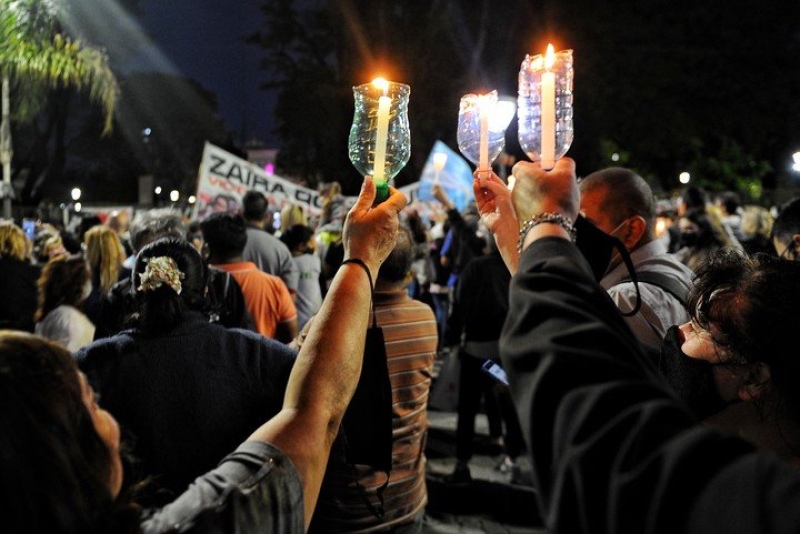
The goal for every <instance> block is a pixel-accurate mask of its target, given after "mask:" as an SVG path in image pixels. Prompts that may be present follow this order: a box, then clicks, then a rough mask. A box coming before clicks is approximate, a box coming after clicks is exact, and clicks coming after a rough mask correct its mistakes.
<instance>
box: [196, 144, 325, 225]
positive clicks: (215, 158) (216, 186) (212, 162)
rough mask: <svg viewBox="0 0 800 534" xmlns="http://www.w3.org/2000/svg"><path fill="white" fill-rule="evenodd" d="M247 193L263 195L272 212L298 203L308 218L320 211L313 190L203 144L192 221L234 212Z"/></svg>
mask: <svg viewBox="0 0 800 534" xmlns="http://www.w3.org/2000/svg"><path fill="white" fill-rule="evenodd" d="M250 190H254V191H261V192H262V193H264V196H266V197H267V200H268V201H269V205H270V208H271V209H273V210H274V211H279V210H280V209H281V208H282V207H283V206H284V205H286V204H298V205H300V206H302V207H303V209H304V210H305V212H306V213H307V214H308V215H319V214H320V213H321V212H322V198H321V197H320V194H319V193H318V192H317V191H315V190H313V189H309V188H308V187H303V186H301V185H297V184H296V183H294V182H292V181H291V180H287V179H285V178H281V177H280V176H277V175H274V174H272V175H270V174H267V173H266V172H265V171H264V169H261V168H259V167H258V166H257V165H255V164H253V163H250V162H249V161H247V160H244V159H242V158H239V157H237V156H235V155H233V154H231V153H230V152H227V151H225V150H222V149H221V148H219V147H216V146H214V145H212V144H211V143H208V142H207V143H206V145H205V148H204V149H203V161H202V163H201V164H200V174H199V176H198V178H197V193H196V195H195V196H196V197H197V200H196V202H195V204H194V209H193V210H192V219H195V220H202V219H203V218H205V217H206V216H207V215H208V214H209V213H213V212H216V211H229V212H232V213H238V212H240V211H241V207H242V198H243V197H244V195H245V193H247V192H248V191H250Z"/></svg>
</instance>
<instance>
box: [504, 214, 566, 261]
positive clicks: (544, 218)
mask: <svg viewBox="0 0 800 534" xmlns="http://www.w3.org/2000/svg"><path fill="white" fill-rule="evenodd" d="M542 223H555V224H557V225H559V226H560V227H561V228H563V229H564V230H566V231H567V233H568V234H569V238H570V240H571V241H572V242H573V243H574V242H575V236H576V235H577V232H576V231H575V225H574V224H573V223H572V219H570V218H569V217H567V216H566V215H561V214H560V213H552V212H549V211H546V212H544V213H540V214H539V215H534V216H533V217H531V218H530V219H528V220H527V221H525V224H523V225H522V226H521V227H520V229H519V240H518V241H517V252H520V253H521V252H522V243H523V242H524V241H525V236H527V235H528V232H530V231H531V228H533V227H534V226H536V225H537V224H542Z"/></svg>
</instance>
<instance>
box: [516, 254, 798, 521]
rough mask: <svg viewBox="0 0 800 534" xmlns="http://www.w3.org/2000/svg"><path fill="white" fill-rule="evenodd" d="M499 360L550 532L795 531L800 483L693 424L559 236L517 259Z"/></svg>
mask: <svg viewBox="0 0 800 534" xmlns="http://www.w3.org/2000/svg"><path fill="white" fill-rule="evenodd" d="M500 353H501V358H502V361H503V366H504V367H505V369H506V371H507V372H508V374H509V377H510V381H511V392H512V395H513V397H514V402H515V404H516V407H517V411H518V412H519V416H520V422H521V424H522V428H523V432H524V435H525V438H526V440H527V442H528V445H529V450H530V451H531V455H532V460H533V471H534V482H535V485H536V488H537V490H538V494H537V495H538V503H539V506H540V508H541V516H542V517H544V518H545V521H546V523H547V526H548V528H549V532H552V533H553V534H557V533H569V534H577V533H580V532H592V533H602V532H615V533H617V532H630V533H636V534H648V533H657V532H658V533H661V532H663V533H676V532H680V533H697V534H701V533H702V534H711V533H720V534H722V533H726V534H729V533H732V532H741V533H747V534H757V533H767V532H770V533H772V532H786V533H789V532H800V475H798V473H797V472H796V471H795V470H794V469H792V468H791V467H789V466H788V465H787V464H785V463H783V462H782V461H780V460H778V459H776V458H773V457H771V456H768V455H766V454H761V453H757V452H756V451H755V450H754V449H753V447H752V446H751V445H749V444H747V443H745V442H744V441H741V440H739V439H737V438H733V437H727V436H724V435H722V434H720V433H717V432H715V431H713V430H711V429H710V428H707V427H704V426H702V425H700V424H698V422H697V421H696V420H694V419H693V417H692V416H691V415H690V413H689V412H688V411H687V409H686V408H685V407H684V406H683V405H682V404H680V402H679V401H678V400H677V399H676V398H675V397H674V396H673V395H672V393H671V392H670V390H669V389H668V386H666V384H664V383H663V382H662V381H661V379H660V378H659V375H658V372H657V370H656V369H655V368H654V366H653V364H652V363H651V362H650V361H649V360H648V359H647V358H646V357H645V356H644V354H643V353H642V352H641V349H640V347H639V346H638V344H637V343H636V340H635V339H634V337H633V335H632V334H631V332H630V330H629V329H628V328H627V326H626V324H625V323H624V322H623V320H622V318H621V316H620V314H619V312H618V310H617V308H616V307H615V306H614V303H613V302H612V301H611V299H610V298H609V296H608V295H607V293H606V292H605V291H604V290H603V289H602V288H601V287H600V286H599V285H598V284H596V283H595V282H594V280H593V278H592V273H591V270H590V268H589V266H588V264H587V263H586V260H585V259H584V258H583V256H582V255H581V253H580V252H579V251H578V249H577V248H576V247H575V246H574V245H572V244H571V243H569V242H568V241H566V240H563V239H558V238H544V239H540V240H539V241H536V242H535V243H533V244H532V245H531V246H530V247H529V248H528V249H527V250H526V251H525V252H524V253H523V254H522V257H521V258H520V269H519V274H518V275H517V276H515V277H514V278H513V280H512V283H511V291H510V308H509V315H508V319H507V320H506V323H505V326H504V329H503V336H502V338H501V344H500Z"/></svg>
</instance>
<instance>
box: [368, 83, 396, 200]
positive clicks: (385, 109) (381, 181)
mask: <svg viewBox="0 0 800 534" xmlns="http://www.w3.org/2000/svg"><path fill="white" fill-rule="evenodd" d="M372 84H373V85H375V86H376V87H378V88H379V89H382V90H383V95H382V96H381V97H380V98H379V99H378V116H377V119H378V124H377V135H376V137H375V165H374V167H373V171H372V179H373V180H374V181H375V186H376V187H378V188H379V189H380V188H382V187H383V188H385V187H386V140H387V137H388V136H389V110H390V108H391V105H392V99H391V98H390V97H389V96H388V95H387V94H386V93H387V91H388V90H389V82H387V81H386V80H384V79H383V78H375V79H374V80H372Z"/></svg>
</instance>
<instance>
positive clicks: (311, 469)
mask: <svg viewBox="0 0 800 534" xmlns="http://www.w3.org/2000/svg"><path fill="white" fill-rule="evenodd" d="M374 198H375V187H374V185H373V184H372V181H371V180H369V179H367V180H365V185H364V188H363V189H362V194H361V197H359V200H358V202H357V203H356V205H355V207H354V208H353V210H352V211H351V212H350V215H349V216H348V222H347V224H346V225H345V231H344V233H345V237H344V241H345V247H346V258H348V262H347V263H346V264H345V265H343V267H342V268H341V269H340V270H339V272H338V273H337V275H336V277H335V280H334V282H333V285H332V286H331V291H330V297H329V299H328V300H327V301H326V302H324V303H323V305H322V308H321V309H320V312H319V313H318V314H317V318H316V319H315V324H314V326H312V327H311V330H310V332H309V335H308V338H307V340H306V343H305V345H304V346H303V348H302V349H301V351H300V353H299V355H298V361H297V365H296V366H295V368H294V369H293V371H292V373H291V377H290V379H289V385H288V387H287V393H286V398H285V400H284V402H283V407H282V409H281V411H280V413H278V415H277V416H275V417H273V418H271V419H270V420H268V421H267V422H266V423H263V424H261V426H259V427H258V428H257V429H256V430H255V432H252V433H251V434H248V435H246V436H245V439H246V441H244V442H243V443H241V445H239V447H238V448H237V449H236V450H235V451H234V452H233V453H232V454H228V455H227V456H225V457H224V458H223V459H222V461H221V462H220V463H219V465H218V466H217V465H216V463H215V467H214V468H213V470H212V471H210V472H208V473H206V474H204V475H202V476H201V477H199V478H197V479H196V480H194V483H193V484H192V485H191V486H189V487H188V489H186V491H184V492H183V494H181V496H180V497H179V498H178V499H176V500H175V501H173V502H171V503H170V504H168V505H167V506H164V507H162V508H155V509H149V510H146V511H143V510H142V508H141V507H140V506H139V505H138V504H137V503H134V502H133V501H132V500H131V497H130V493H128V492H126V491H121V488H122V487H123V483H122V482H123V481H125V484H124V486H125V487H128V483H127V479H128V478H129V475H130V474H129V473H124V472H123V464H122V461H121V459H120V452H119V451H120V432H119V427H118V425H117V423H116V421H115V419H114V418H113V417H111V415H110V414H109V413H108V412H106V411H105V410H104V409H101V408H100V406H99V405H98V399H97V397H96V396H95V395H94V392H93V390H92V388H91V387H90V386H89V384H88V381H87V380H86V379H85V377H84V376H83V375H82V374H80V373H79V372H78V371H77V368H76V365H75V362H74V360H72V359H71V358H70V356H69V354H68V353H67V352H66V351H65V350H64V349H63V348H61V347H58V346H57V345H55V344H53V343H50V342H48V341H46V340H44V339H42V338H39V337H36V336H31V335H30V334H24V333H19V332H11V331H0V403H1V405H2V406H13V409H4V410H2V411H0V451H2V452H3V454H0V514H2V517H3V522H4V524H9V525H13V528H14V532H15V533H21V534H28V533H41V532H58V533H69V534H86V533H89V534H93V533H101V532H102V533H107V532H145V533H158V532H189V531H191V532H194V533H204V532H209V533H210V532H256V531H258V532H272V533H290V532H291V533H296V532H297V533H299V532H303V531H304V528H305V527H307V526H308V524H309V523H310V521H311V514H312V513H313V511H314V508H315V505H316V501H317V497H318V494H319V488H320V483H321V481H322V477H323V475H324V473H325V466H326V462H327V458H328V455H329V453H330V448H331V443H332V442H333V440H334V438H335V437H336V434H337V431H338V428H339V424H340V423H341V421H342V416H343V415H344V411H345V409H346V408H347V405H348V403H349V401H350V398H351V397H352V396H353V392H354V390H355V388H356V384H357V383H358V376H359V374H360V372H361V361H362V357H363V353H364V340H365V336H364V332H365V331H366V329H367V323H368V319H369V311H370V302H371V299H370V291H369V289H370V282H369V280H370V277H372V278H374V277H375V276H376V275H377V273H378V269H379V267H380V264H381V263H382V261H383V260H384V259H385V258H386V256H387V255H388V254H389V252H390V251H391V250H392V248H393V246H394V239H395V238H394V236H395V233H396V231H397V226H398V216H397V215H398V212H399V211H400V209H402V207H403V206H404V205H405V202H406V201H405V197H404V196H403V195H402V194H400V193H398V192H397V191H396V190H393V191H392V193H391V195H390V196H389V199H388V200H387V201H385V202H383V203H381V204H379V205H377V206H375V207H374V208H372V207H371V206H372V203H373V200H374ZM154 245H155V244H154ZM153 252H159V251H158V250H154V251H153ZM175 255H176V256H179V254H175ZM151 257H155V258H162V257H164V256H161V255H156V256H151ZM173 259H174V260H176V261H175V262H176V264H177V265H178V267H180V266H181V265H180V263H181V261H182V258H179V259H176V258H173ZM156 263H161V262H156ZM165 263H169V262H165ZM184 267H185V266H184ZM157 270H158V266H153V267H152V268H151V269H150V274H151V275H154V277H151V276H149V275H148V276H147V277H145V278H146V280H145V285H146V286H153V289H155V290H158V289H162V288H163V289H164V290H165V291H167V287H169V288H170V289H169V290H171V291H175V290H174V289H172V287H173V286H177V283H176V282H177V281H181V273H179V272H177V270H175V269H173V267H172V266H171V265H169V266H167V269H166V271H164V272H163V275H164V276H162V275H161V274H157ZM146 271H147V269H146V268H145V269H144V270H141V271H140V270H137V273H139V274H138V275H137V279H136V282H137V288H138V287H139V286H140V285H141V283H140V282H141V278H143V277H144V276H143V275H144V273H145V272H146ZM365 271H366V272H365ZM367 275H369V276H367ZM184 276H185V278H184V280H187V281H189V280H188V278H189V277H188V276H187V275H184ZM148 280H150V281H148ZM158 280H161V282H160V283H161V284H162V285H161V286H159V287H155V286H156V284H157V282H158ZM186 285H187V286H191V285H192V284H191V283H190V284H186ZM183 287H184V284H183V283H182V284H181V295H182V294H183ZM145 291H149V289H148V290H145ZM339 307H344V308H345V309H347V310H348V313H341V312H340V311H339V309H338V308H339ZM220 328H221V327H220ZM223 331H225V330H224V329H223ZM129 356H131V355H130V354H126V355H125V357H126V358H128V357H129ZM164 356H166V357H169V355H168V354H167V355H164ZM221 356H222V357H221V358H219V362H220V363H221V364H222V363H224V362H223V361H224V360H226V359H229V358H231V359H235V358H236V354H235V353H229V354H222V355H221ZM132 357H134V358H135V355H134V356H132ZM137 363H138V362H136V361H134V362H132V366H136V365H137ZM165 367H169V365H165ZM184 371H185V374H187V375H190V374H191V370H190V369H184ZM188 378H190V377H188V376H187V381H186V382H191V380H190V379H188ZM247 378H249V382H250V385H251V387H254V386H255V385H256V384H255V382H257V381H258V379H257V377H256V376H252V375H251V376H249V377H247ZM220 386H224V384H222V383H221V381H220V380H219V379H217V378H216V376H215V375H213V374H212V375H210V376H207V387H208V388H209V389H211V388H213V389H214V392H213V394H214V396H215V397H217V401H218V402H222V403H224V399H225V393H226V391H225V390H226V389H227V388H226V387H220ZM176 387H177V388H178V389H180V388H181V387H182V386H181V385H180V384H178V385H176ZM103 403H104V405H105V404H106V403H105V400H104V402H103ZM225 404H227V403H225ZM117 415H119V414H117ZM228 415H229V416H231V417H235V416H237V415H238V413H237V412H235V411H232V412H230V413H229V414H228ZM202 416H203V415H201V417H202ZM120 419H121V418H120ZM264 419H266V416H265V417H264V418H262V422H263V420H264ZM123 428H124V427H123ZM210 431H211V433H214V432H219V430H218V429H216V428H213V427H211V428H210ZM167 435H168V436H171V437H173V438H174V439H182V438H183V436H182V435H181V429H180V428H171V429H168V430H167ZM191 445H192V446H202V445H203V444H202V443H192V444H191ZM226 452H230V451H226ZM220 458H222V456H220ZM218 460H219V458H218ZM184 489H185V488H184Z"/></svg>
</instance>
